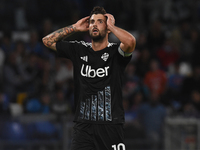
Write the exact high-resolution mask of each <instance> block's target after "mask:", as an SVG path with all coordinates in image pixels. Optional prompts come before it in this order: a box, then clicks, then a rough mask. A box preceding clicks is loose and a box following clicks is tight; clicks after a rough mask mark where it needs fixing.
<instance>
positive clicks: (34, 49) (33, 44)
mask: <svg viewBox="0 0 200 150" xmlns="http://www.w3.org/2000/svg"><path fill="white" fill-rule="evenodd" d="M26 49H27V52H28V53H35V54H37V55H38V56H40V57H44V52H43V46H42V44H41V43H40V42H39V41H38V33H37V31H35V30H34V31H31V33H30V42H29V43H28V44H27V46H26Z"/></svg>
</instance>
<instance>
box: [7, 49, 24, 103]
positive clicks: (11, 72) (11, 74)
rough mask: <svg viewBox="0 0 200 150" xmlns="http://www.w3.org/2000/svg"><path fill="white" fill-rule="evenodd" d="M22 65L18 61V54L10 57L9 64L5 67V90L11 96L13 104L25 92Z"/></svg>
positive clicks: (12, 54)
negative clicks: (21, 92)
mask: <svg viewBox="0 0 200 150" xmlns="http://www.w3.org/2000/svg"><path fill="white" fill-rule="evenodd" d="M20 67H21V66H20V65H18V64H17V61H16V53H14V52H13V53H11V54H10V55H9V56H8V59H7V63H6V65H5V67H4V79H5V80H4V90H5V93H6V94H8V95H9V97H10V99H11V101H12V102H15V100H16V94H17V93H18V92H20V91H23V87H24V80H23V76H22V73H21V69H20Z"/></svg>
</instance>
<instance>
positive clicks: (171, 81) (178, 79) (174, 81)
mask: <svg viewBox="0 0 200 150" xmlns="http://www.w3.org/2000/svg"><path fill="white" fill-rule="evenodd" d="M179 65H180V64H179V63H178V62H177V63H175V64H174V73H173V74H171V75H170V76H169V77H168V81H167V88H168V89H167V94H166V95H167V97H168V98H169V99H170V100H169V99H168V100H167V101H170V102H171V101H179V102H180V95H181V87H182V84H183V80H184V76H183V75H181V74H180V73H179V68H180V66H179ZM168 103H169V102H168Z"/></svg>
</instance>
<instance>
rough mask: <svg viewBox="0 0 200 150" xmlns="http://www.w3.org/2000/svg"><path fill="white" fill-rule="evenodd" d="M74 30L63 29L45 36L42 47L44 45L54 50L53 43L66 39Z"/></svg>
mask: <svg viewBox="0 0 200 150" xmlns="http://www.w3.org/2000/svg"><path fill="white" fill-rule="evenodd" d="M75 30H76V28H75V27H74V26H72V25H71V26H69V27H64V28H62V29H59V30H57V31H55V32H53V33H51V34H49V35H47V36H45V37H44V38H43V39H42V40H43V43H44V45H46V46H47V47H49V48H52V49H54V50H55V49H56V48H55V43H56V42H58V41H60V40H62V39H64V38H66V37H67V36H69V35H71V34H72V33H74V32H75Z"/></svg>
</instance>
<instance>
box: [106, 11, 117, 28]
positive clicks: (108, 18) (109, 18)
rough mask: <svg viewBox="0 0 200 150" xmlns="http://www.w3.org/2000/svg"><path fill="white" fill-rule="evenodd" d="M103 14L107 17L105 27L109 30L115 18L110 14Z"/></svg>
mask: <svg viewBox="0 0 200 150" xmlns="http://www.w3.org/2000/svg"><path fill="white" fill-rule="evenodd" d="M104 16H105V17H106V18H107V29H108V30H110V28H111V27H112V26H114V25H115V18H114V16H113V15H111V14H105V15H104Z"/></svg>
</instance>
